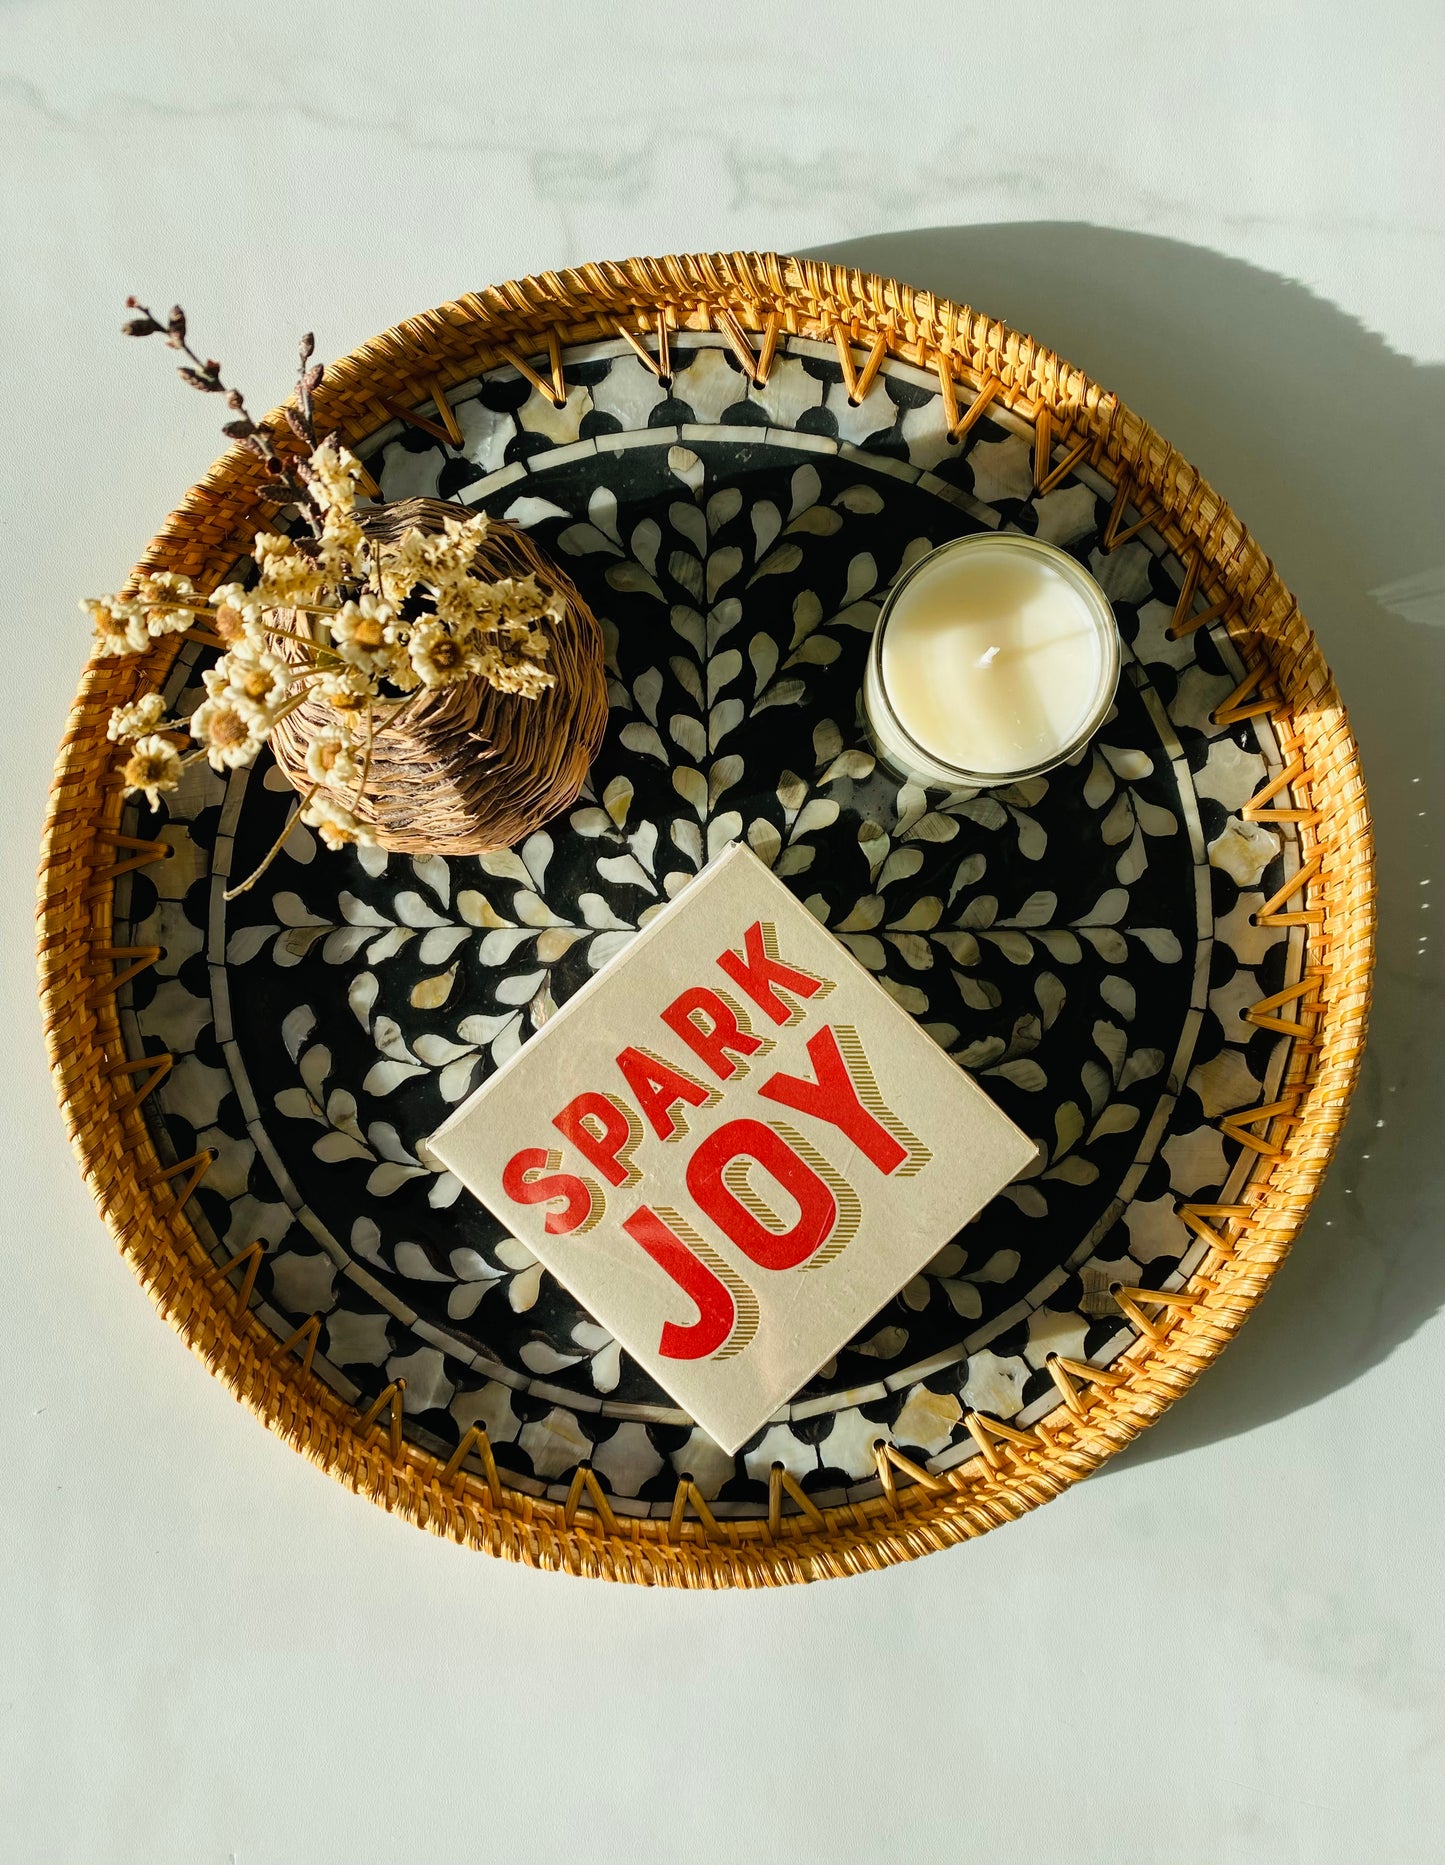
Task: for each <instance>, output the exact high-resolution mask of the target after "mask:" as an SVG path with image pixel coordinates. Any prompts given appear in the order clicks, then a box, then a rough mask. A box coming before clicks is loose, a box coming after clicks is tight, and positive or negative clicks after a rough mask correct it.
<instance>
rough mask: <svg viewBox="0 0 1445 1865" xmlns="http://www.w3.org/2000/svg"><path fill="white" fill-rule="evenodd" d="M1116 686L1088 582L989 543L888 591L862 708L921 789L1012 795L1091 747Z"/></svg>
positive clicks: (952, 555) (888, 754)
mask: <svg viewBox="0 0 1445 1865" xmlns="http://www.w3.org/2000/svg"><path fill="white" fill-rule="evenodd" d="M1118 677H1119V638H1118V632H1117V629H1116V627H1115V623H1114V615H1113V610H1112V609H1111V608H1110V607H1109V602H1108V598H1107V597H1106V596H1105V595H1104V592H1103V591H1102V590H1101V589H1100V588H1099V586H1098V584H1097V583H1096V582H1095V581H1094V580H1093V578H1092V577H1091V576H1090V575H1089V574H1088V572H1087V571H1086V570H1084V569H1083V568H1082V567H1081V565H1079V564H1078V563H1076V562H1075V560H1074V559H1073V558H1072V557H1070V556H1068V555H1067V554H1066V553H1065V552H1064V551H1061V550H1057V549H1055V548H1054V546H1053V545H1051V544H1043V543H1040V542H1039V540H1038V539H1036V538H1030V537H1025V536H1022V535H1021V534H1017V533H1012V532H1005V533H987V534H984V535H982V536H978V537H969V538H959V539H957V540H956V541H955V542H953V543H951V544H944V545H941V546H940V547H939V549H937V550H935V551H932V552H930V553H929V555H928V556H927V557H924V558H922V559H921V560H920V561H919V562H918V563H917V564H915V565H914V567H913V568H912V569H911V570H910V571H909V572H908V574H907V575H906V576H905V577H904V578H903V579H902V580H901V582H899V583H898V585H897V586H896V588H895V589H894V590H893V592H892V594H891V595H890V596H889V598H888V601H887V603H886V604H885V605H884V609H883V614H882V616H881V617H880V619H879V623H878V630H877V633H876V635H875V637H874V642H873V650H872V653H871V654H870V656H869V662H868V673H867V681H866V685H865V689H864V706H865V710H866V712H867V716H868V723H869V725H870V727H871V729H872V733H873V737H874V740H875V742H876V744H877V746H878V749H879V750H880V751H881V752H882V753H883V755H884V757H885V758H886V759H887V760H888V761H889V762H890V763H892V764H893V765H894V766H895V767H898V768H900V769H902V770H903V771H905V772H907V773H908V774H909V775H911V776H914V777H916V778H918V779H919V780H920V781H921V782H924V783H932V784H950V785H954V786H958V785H963V784H992V783H1007V782H1009V781H1010V780H1012V779H1017V778H1019V777H1023V776H1028V775H1034V774H1036V773H1037V772H1039V771H1043V770H1047V769H1049V768H1050V766H1052V765H1054V764H1058V763H1060V762H1061V761H1062V760H1063V759H1064V758H1067V757H1069V756H1071V755H1072V753H1073V752H1074V751H1076V750H1077V749H1078V748H1079V747H1080V746H1081V745H1082V744H1083V743H1085V742H1086V741H1087V739H1088V738H1089V737H1090V736H1091V735H1092V734H1093V732H1094V731H1096V730H1097V728H1098V726H1099V725H1100V724H1101V723H1102V722H1103V719H1104V716H1105V714H1106V713H1107V712H1108V709H1109V706H1110V703H1111V702H1112V700H1113V697H1114V689H1115V686H1116V685H1117V683H1118Z"/></svg>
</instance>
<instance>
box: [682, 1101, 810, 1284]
mask: <svg viewBox="0 0 1445 1865" xmlns="http://www.w3.org/2000/svg"><path fill="white" fill-rule="evenodd" d="M749 1160H752V1161H755V1162H756V1163H757V1164H758V1165H760V1166H761V1167H762V1168H763V1170H764V1171H765V1172H767V1173H768V1174H770V1175H771V1177H772V1178H773V1179H775V1180H776V1181H777V1183H778V1184H779V1185H780V1186H781V1187H782V1188H783V1190H784V1191H785V1192H786V1193H787V1194H788V1196H789V1197H790V1198H791V1199H792V1200H793V1202H794V1203H795V1204H796V1205H797V1207H798V1216H797V1220H796V1222H794V1223H793V1224H791V1225H790V1226H789V1227H788V1228H787V1229H786V1230H781V1231H779V1230H773V1229H770V1228H769V1227H768V1225H766V1224H765V1223H764V1222H763V1221H762V1218H761V1217H760V1216H759V1215H758V1211H759V1210H760V1209H761V1210H763V1211H766V1212H767V1213H768V1215H769V1216H770V1217H773V1218H774V1219H775V1221H776V1219H777V1214H776V1213H775V1212H773V1211H771V1210H770V1209H769V1207H768V1206H767V1205H766V1204H765V1203H764V1202H763V1200H762V1199H761V1198H760V1197H759V1196H758V1194H757V1193H756V1192H754V1191H753V1190H752V1188H751V1186H750V1185H749V1183H748V1179H747V1163H746V1162H747V1161H749ZM687 1189H688V1190H689V1191H690V1192H691V1193H692V1195H693V1197H694V1199H695V1200H696V1201H697V1205H698V1209H699V1210H701V1211H703V1212H704V1213H705V1214H706V1215H707V1216H708V1217H710V1218H711V1219H712V1221H713V1223H714V1224H716V1225H717V1227H718V1229H719V1230H720V1231H721V1232H722V1233H723V1235H724V1236H725V1237H728V1238H730V1239H731V1240H732V1242H733V1243H735V1244H736V1245H737V1247H738V1249H740V1250H741V1251H742V1252H743V1254H744V1255H745V1256H747V1257H750V1258H751V1259H752V1261H753V1262H755V1263H756V1264H757V1265H758V1266H759V1267H760V1268H762V1269H793V1268H796V1266H797V1265H798V1264H799V1263H802V1262H805V1261H806V1260H807V1258H808V1257H810V1256H811V1255H812V1254H813V1253H814V1251H815V1250H817V1249H818V1248H819V1247H820V1245H822V1244H823V1243H825V1242H826V1241H827V1239H828V1237H829V1235H830V1234H831V1232H832V1229H833V1225H834V1222H835V1220H836V1219H837V1216H838V1202H837V1200H836V1199H835V1198H834V1196H833V1193H832V1191H831V1190H830V1189H829V1187H828V1185H827V1184H826V1182H825V1181H824V1180H823V1179H822V1178H821V1177H820V1176H819V1175H818V1173H816V1172H815V1171H814V1170H813V1168H812V1167H811V1166H810V1165H809V1164H808V1162H807V1161H806V1160H805V1159H800V1158H799V1156H798V1155H797V1153H795V1152H794V1151H793V1149H792V1147H791V1146H789V1145H788V1143H787V1141H786V1140H785V1139H784V1138H783V1137H782V1135H781V1134H778V1133H775V1132H774V1131H773V1129H772V1128H771V1127H767V1126H764V1125H763V1123H762V1121H760V1120H729V1121H726V1122H725V1123H724V1124H723V1125H722V1126H721V1127H719V1128H717V1129H716V1131H715V1132H713V1133H710V1134H709V1135H708V1136H707V1138H706V1139H705V1140H703V1141H702V1142H701V1143H700V1144H699V1146H698V1147H697V1150H696V1151H695V1152H694V1153H693V1156H692V1158H691V1159H690V1160H689V1162H688V1167H687ZM740 1194H741V1195H740ZM744 1199H746V1201H747V1202H746V1203H744Z"/></svg>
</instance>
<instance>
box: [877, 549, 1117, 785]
mask: <svg viewBox="0 0 1445 1865" xmlns="http://www.w3.org/2000/svg"><path fill="white" fill-rule="evenodd" d="M988 544H993V545H1003V546H1004V547H1005V548H1006V549H1008V550H1010V551H1013V550H1018V551H1021V552H1024V553H1025V554H1028V555H1032V556H1036V557H1042V558H1044V559H1045V560H1046V561H1047V562H1049V563H1051V564H1053V565H1054V566H1055V567H1056V568H1057V569H1058V570H1059V571H1060V572H1061V573H1062V574H1063V576H1064V577H1065V579H1066V580H1067V581H1068V582H1069V583H1070V585H1071V587H1072V588H1074V589H1075V590H1076V591H1077V592H1078V594H1079V595H1080V597H1081V598H1082V599H1083V602H1084V605H1085V607H1086V609H1087V610H1088V612H1089V614H1090V616H1091V618H1092V620H1093V622H1094V627H1095V631H1096V633H1097V635H1098V638H1099V641H1100V644H1101V646H1102V648H1103V655H1102V659H1101V664H1100V670H1099V684H1098V686H1097V688H1096V690H1095V692H1094V695H1093V698H1092V699H1091V701H1090V704H1089V708H1088V711H1087V712H1086V713H1085V715H1084V719H1083V723H1082V724H1081V726H1080V728H1079V730H1078V731H1077V732H1076V733H1075V734H1074V736H1073V737H1072V738H1071V739H1070V740H1069V742H1068V744H1067V745H1065V746H1064V747H1063V749H1062V750H1060V751H1059V752H1057V753H1056V754H1055V755H1054V756H1052V757H1049V758H1047V759H1045V760H1044V761H1043V762H1042V763H1038V764H1030V765H1021V766H1019V767H1018V768H1017V769H1014V770H1007V771H974V770H969V769H967V768H966V767H965V766H963V765H957V764H952V763H950V762H949V760H948V759H947V758H944V757H940V756H939V755H938V754H937V753H936V752H932V751H930V750H929V749H928V748H927V746H925V745H922V744H920V743H919V742H918V740H917V738H915V737H914V735H913V733H912V732H910V731H909V729H908V727H907V726H906V725H905V724H904V723H903V721H902V720H901V719H900V718H899V716H898V711H897V708H896V707H895V706H894V704H893V702H892V700H891V699H890V698H889V695H888V687H887V683H886V681H885V680H884V678H883V638H884V635H885V633H886V631H887V627H888V623H889V621H890V619H891V618H892V616H893V614H894V612H895V610H896V609H897V606H898V601H899V598H900V597H901V596H902V594H903V592H904V590H906V589H907V587H908V585H909V584H910V583H911V582H912V581H913V579H914V578H915V577H916V576H917V575H918V574H919V573H920V571H922V570H925V569H926V568H927V567H928V566H929V565H930V564H933V563H935V562H936V561H937V560H938V559H939V558H940V557H944V556H950V555H953V554H954V553H956V552H961V551H964V550H967V549H969V548H970V547H971V546H977V545H988ZM1121 658H1122V657H1121V653H1120V641H1119V624H1118V622H1117V621H1116V619H1115V616H1114V606H1113V604H1112V603H1111V602H1110V600H1109V598H1108V596H1107V595H1105V593H1104V591H1103V589H1102V588H1101V587H1100V585H1099V583H1098V581H1097V580H1096V579H1095V578H1094V577H1093V576H1092V575H1091V574H1090V573H1089V571H1088V570H1087V569H1085V567H1084V566H1083V564H1081V563H1080V562H1079V560H1078V558H1077V557H1071V556H1070V555H1069V553H1068V552H1067V551H1066V550H1061V549H1060V548H1059V546H1058V545H1057V544H1050V543H1047V542H1046V541H1045V540H1044V539H1043V538H1036V537H1030V536H1029V534H1028V533H1027V532H1025V531H971V532H969V533H968V534H967V535H966V536H964V537H956V538H947V539H945V540H944V542H943V543H942V544H936V545H934V547H933V549H932V550H929V551H925V552H924V554H923V555H922V556H921V557H920V558H919V559H918V560H917V562H916V563H911V564H910V565H909V566H908V568H907V569H906V570H905V571H904V573H903V575H902V576H900V577H899V578H898V580H897V581H896V582H895V583H894V585H893V587H892V588H891V589H890V590H889V592H888V594H887V596H886V597H885V598H884V602H883V607H882V608H881V609H880V611H879V614H878V623H877V626H876V627H875V629H874V630H873V640H872V642H871V643H870V645H869V650H868V659H869V664H870V668H871V670H872V671H873V674H874V679H873V681H872V682H871V683H870V685H871V686H872V687H873V689H874V692H875V694H876V697H877V700H878V702H879V704H880V705H881V706H882V707H883V709H884V710H885V712H886V714H887V717H888V723H889V725H890V727H891V729H892V730H893V731H894V732H896V734H897V735H898V737H899V738H901V739H902V740H903V742H904V743H905V744H906V745H907V746H908V748H909V750H910V751H912V752H914V753H916V755H917V757H918V760H919V763H920V764H921V765H922V766H928V767H932V768H933V769H935V770H939V771H944V772H946V773H947V776H945V777H938V778H935V777H928V778H926V780H925V781H927V782H929V783H932V784H933V785H934V786H935V787H942V786H943V785H945V784H947V785H951V786H953V787H954V788H957V789H990V788H994V787H996V786H998V785H1000V784H1010V783H1020V782H1022V781H1023V780H1024V779H1025V778H1029V777H1040V776H1042V775H1043V773H1044V772H1045V771H1051V770H1053V769H1055V768H1056V767H1057V766H1058V765H1060V764H1066V763H1067V762H1068V761H1069V759H1070V758H1072V757H1074V756H1075V755H1076V754H1077V753H1078V752H1080V751H1082V750H1083V748H1084V746H1085V745H1087V744H1088V742H1089V740H1090V739H1091V738H1092V737H1093V736H1094V734H1095V733H1096V732H1097V731H1098V729H1099V727H1100V726H1101V725H1102V724H1103V723H1104V720H1105V718H1106V717H1107V716H1108V712H1109V708H1110V707H1111V706H1112V705H1113V703H1114V696H1115V694H1116V693H1117V691H1118V688H1119V674H1120V664H1121ZM868 699H869V694H868V692H867V690H866V689H865V694H864V712H865V715H866V713H867V710H868ZM885 755H886V754H885Z"/></svg>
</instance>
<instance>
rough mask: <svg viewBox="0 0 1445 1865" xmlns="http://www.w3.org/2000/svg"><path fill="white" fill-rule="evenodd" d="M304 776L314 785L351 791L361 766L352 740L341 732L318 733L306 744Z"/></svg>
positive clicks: (359, 773) (356, 782)
mask: <svg viewBox="0 0 1445 1865" xmlns="http://www.w3.org/2000/svg"><path fill="white" fill-rule="evenodd" d="M306 775H307V776H308V777H309V778H310V779H311V781H312V783H314V784H320V785H323V786H326V785H329V786H331V787H332V788H333V789H343V790H354V789H355V788H356V786H357V784H358V783H359V782H360V779H361V766H360V765H359V764H358V763H357V761H356V752H355V751H354V749H353V748H352V745H351V741H350V740H349V739H348V738H347V737H346V736H345V735H344V734H343V733H341V732H337V731H327V732H317V733H316V735H315V737H314V738H313V739H312V740H311V742H310V744H309V745H307V747H306Z"/></svg>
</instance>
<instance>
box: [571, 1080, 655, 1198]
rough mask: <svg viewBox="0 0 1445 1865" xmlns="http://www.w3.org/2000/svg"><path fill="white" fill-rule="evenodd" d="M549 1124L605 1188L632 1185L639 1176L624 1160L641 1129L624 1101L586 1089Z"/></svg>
mask: <svg viewBox="0 0 1445 1865" xmlns="http://www.w3.org/2000/svg"><path fill="white" fill-rule="evenodd" d="M552 1125H553V1126H554V1127H555V1128H556V1129H557V1131H558V1132H559V1133H560V1134H561V1135H562V1137H563V1139H565V1140H570V1141H571V1142H572V1144H573V1145H574V1146H575V1147H576V1148H577V1151H578V1152H579V1153H581V1155H582V1157H583V1158H584V1159H586V1160H589V1161H590V1162H591V1163H592V1164H593V1165H594V1166H596V1168H597V1170H598V1171H599V1172H600V1173H601V1174H602V1176H603V1177H604V1178H605V1179H606V1180H607V1182H608V1184H609V1185H632V1184H634V1183H635V1182H636V1181H637V1180H638V1179H640V1178H641V1177H642V1174H641V1173H640V1172H639V1171H638V1170H637V1167H636V1166H634V1165H633V1163H632V1161H631V1160H630V1159H629V1158H628V1154H629V1152H630V1151H631V1150H632V1148H633V1147H634V1146H635V1145H636V1144H637V1142H638V1141H639V1140H640V1139H641V1138H642V1127H641V1124H640V1123H639V1121H638V1119H637V1116H636V1115H635V1114H633V1113H632V1111H631V1109H630V1108H629V1107H628V1106H627V1104H626V1102H624V1101H620V1100H618V1099H617V1098H616V1097H615V1096H613V1095H610V1094H596V1093H594V1092H593V1091H592V1090H590V1089H589V1090H588V1092H587V1093H586V1094H579V1095H577V1096H576V1097H575V1098H574V1099H573V1100H571V1101H569V1102H568V1103H567V1105H566V1106H565V1107H564V1108H563V1109H562V1112H561V1113H560V1114H557V1115H554V1117H553V1120H552Z"/></svg>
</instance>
